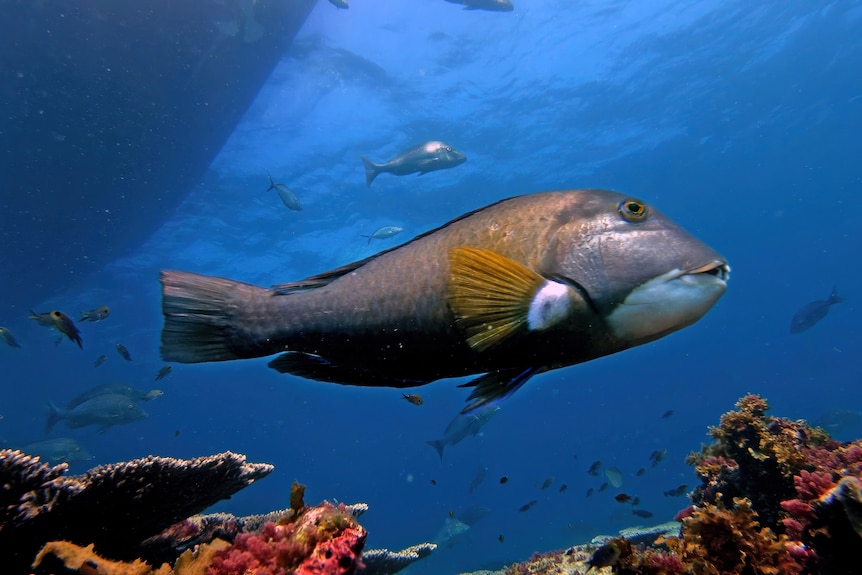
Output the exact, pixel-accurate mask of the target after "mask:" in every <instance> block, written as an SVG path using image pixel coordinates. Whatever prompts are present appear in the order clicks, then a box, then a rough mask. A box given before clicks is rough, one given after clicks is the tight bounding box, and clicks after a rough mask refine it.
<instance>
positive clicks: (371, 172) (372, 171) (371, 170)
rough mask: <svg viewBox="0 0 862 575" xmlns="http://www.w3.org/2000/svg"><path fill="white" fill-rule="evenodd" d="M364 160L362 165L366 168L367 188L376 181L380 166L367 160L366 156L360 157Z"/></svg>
mask: <svg viewBox="0 0 862 575" xmlns="http://www.w3.org/2000/svg"><path fill="white" fill-rule="evenodd" d="M359 158H360V159H361V160H362V164H363V165H364V166H365V187H366V188H367V187H369V186H370V185H371V182H373V181H374V178H376V177H377V174H379V173H380V166H379V165H377V164H375V163H374V162H372V161H371V160H369V159H368V158H366V157H365V156H359Z"/></svg>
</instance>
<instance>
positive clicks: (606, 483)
mask: <svg viewBox="0 0 862 575" xmlns="http://www.w3.org/2000/svg"><path fill="white" fill-rule="evenodd" d="M608 485H610V483H608V482H607V481H605V482H604V483H602V484H601V485H599V493H601V492H602V491H604V490H605V489H607V488H608Z"/></svg>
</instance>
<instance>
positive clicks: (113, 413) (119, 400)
mask: <svg viewBox="0 0 862 575" xmlns="http://www.w3.org/2000/svg"><path fill="white" fill-rule="evenodd" d="M49 408H50V414H49V415H48V420H47V422H46V424H45V428H46V431H47V432H50V431H51V430H52V429H53V428H54V426H55V425H56V424H57V423H58V422H60V421H65V422H66V425H67V426H68V427H69V428H71V429H77V428H79V427H86V426H88V425H96V426H98V427H99V430H98V432H99V433H104V432H105V431H107V430H108V429H110V428H111V427H112V426H114V425H121V424H123V423H131V422H133V421H138V420H139V419H143V418H145V417H147V412H145V411H144V410H142V409H141V408H139V407H138V406H137V405H136V404H135V402H134V401H133V400H131V399H129V398H128V397H127V396H125V395H122V394H117V393H109V394H106V395H97V396H96V397H93V398H90V399H88V400H87V401H85V402H83V403H81V404H80V405H77V406H75V407H74V408H73V409H60V408H58V407H57V406H56V405H54V404H53V403H51V404H49Z"/></svg>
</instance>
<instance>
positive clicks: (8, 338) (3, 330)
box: [0, 326, 21, 347]
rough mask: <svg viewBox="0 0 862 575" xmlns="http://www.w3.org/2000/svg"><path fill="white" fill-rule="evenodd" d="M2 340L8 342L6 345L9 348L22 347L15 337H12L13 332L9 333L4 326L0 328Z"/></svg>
mask: <svg viewBox="0 0 862 575" xmlns="http://www.w3.org/2000/svg"><path fill="white" fill-rule="evenodd" d="M0 339H2V340H3V341H4V342H6V345H8V346H9V347H21V344H19V343H18V342H17V341H16V340H15V336H13V335H12V332H11V331H9V329H8V328H5V327H2V326H0Z"/></svg>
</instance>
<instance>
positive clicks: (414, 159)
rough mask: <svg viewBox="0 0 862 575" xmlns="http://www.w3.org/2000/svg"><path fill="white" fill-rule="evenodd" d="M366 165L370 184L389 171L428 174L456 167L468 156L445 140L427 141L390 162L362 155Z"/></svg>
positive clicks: (366, 182)
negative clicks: (378, 160)
mask: <svg viewBox="0 0 862 575" xmlns="http://www.w3.org/2000/svg"><path fill="white" fill-rule="evenodd" d="M360 159H361V160H362V163H363V164H364V165H365V185H366V186H370V185H371V182H373V181H374V178H376V177H377V176H378V175H379V174H382V173H383V172H388V173H390V174H394V175H396V176H406V175H408V174H415V173H417V172H418V173H419V175H420V176H421V175H422V174H427V173H428V172H433V171H435V170H446V169H448V168H454V167H455V166H458V165H461V164H463V163H464V162H466V161H467V156H465V155H464V154H462V153H461V152H459V151H458V150H456V149H455V148H453V147H452V146H450V145H449V144H447V143H445V142H436V141H435V142H425V143H424V144H419V145H418V146H413V147H412V148H409V149H407V150H404V151H403V152H401V153H400V154H398V155H397V156H395V157H394V158H392V159H391V160H389V161H388V162H385V163H383V164H375V163H374V162H372V161H371V160H369V159H368V158H366V157H365V156H360Z"/></svg>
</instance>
